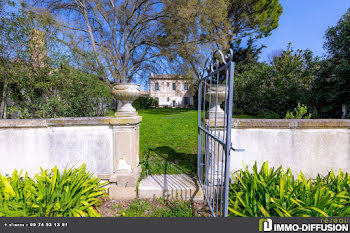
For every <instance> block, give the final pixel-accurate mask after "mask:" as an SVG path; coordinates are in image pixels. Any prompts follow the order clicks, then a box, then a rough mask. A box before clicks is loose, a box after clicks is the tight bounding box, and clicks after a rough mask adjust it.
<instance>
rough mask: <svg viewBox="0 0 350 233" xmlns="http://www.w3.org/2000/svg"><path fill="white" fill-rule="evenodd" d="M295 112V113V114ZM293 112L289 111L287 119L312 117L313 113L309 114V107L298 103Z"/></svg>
mask: <svg viewBox="0 0 350 233" xmlns="http://www.w3.org/2000/svg"><path fill="white" fill-rule="evenodd" d="M294 113H295V114H294ZM294 113H293V112H289V111H288V112H287V114H286V117H285V118H286V119H310V118H311V113H309V114H307V107H306V106H305V105H304V104H300V103H298V106H297V107H296V108H294Z"/></svg>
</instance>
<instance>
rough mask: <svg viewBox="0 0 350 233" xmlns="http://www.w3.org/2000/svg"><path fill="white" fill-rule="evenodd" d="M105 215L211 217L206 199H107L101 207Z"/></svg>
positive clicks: (102, 213)
mask: <svg viewBox="0 0 350 233" xmlns="http://www.w3.org/2000/svg"><path fill="white" fill-rule="evenodd" d="M98 211H99V213H100V214H101V215H102V216H104V217H210V216H211V215H210V211H209V208H208V207H207V206H206V205H205V202H204V201H180V200H164V199H162V198H157V199H145V200H143V199H136V200H131V201H122V200H120V201H116V200H106V201H105V202H104V203H103V204H102V205H101V206H100V207H99V208H98Z"/></svg>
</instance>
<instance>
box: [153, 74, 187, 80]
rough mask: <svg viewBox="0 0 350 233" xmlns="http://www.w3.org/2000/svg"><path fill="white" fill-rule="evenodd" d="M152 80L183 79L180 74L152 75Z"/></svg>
mask: <svg viewBox="0 0 350 233" xmlns="http://www.w3.org/2000/svg"><path fill="white" fill-rule="evenodd" d="M149 78H150V79H183V77H182V76H181V75H178V74H153V73H152V74H151V76H150V77H149Z"/></svg>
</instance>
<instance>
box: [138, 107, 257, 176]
mask: <svg viewBox="0 0 350 233" xmlns="http://www.w3.org/2000/svg"><path fill="white" fill-rule="evenodd" d="M139 115H141V116H142V117H143V120H142V122H141V126H140V160H141V164H142V170H143V171H142V176H144V175H147V174H179V173H187V174H191V175H195V173H196V169H197V135H198V130H197V111H196V110H186V109H172V108H157V109H147V110H140V111H139ZM233 117H234V118H252V117H251V116H248V115H234V116H233Z"/></svg>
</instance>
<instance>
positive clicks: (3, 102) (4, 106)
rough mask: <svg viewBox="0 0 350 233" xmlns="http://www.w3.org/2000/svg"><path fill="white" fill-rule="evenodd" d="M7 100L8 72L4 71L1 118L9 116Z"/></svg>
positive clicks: (0, 106) (0, 108) (0, 107)
mask: <svg viewBox="0 0 350 233" xmlns="http://www.w3.org/2000/svg"><path fill="white" fill-rule="evenodd" d="M6 100H7V72H4V86H3V89H2V97H1V105H0V119H6V118H7V114H6V113H7V111H6V110H7V106H6Z"/></svg>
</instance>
